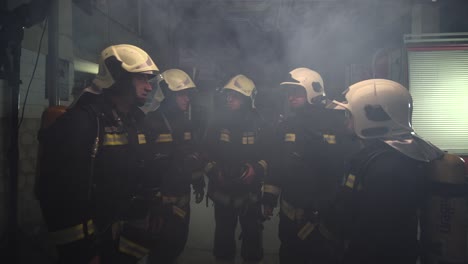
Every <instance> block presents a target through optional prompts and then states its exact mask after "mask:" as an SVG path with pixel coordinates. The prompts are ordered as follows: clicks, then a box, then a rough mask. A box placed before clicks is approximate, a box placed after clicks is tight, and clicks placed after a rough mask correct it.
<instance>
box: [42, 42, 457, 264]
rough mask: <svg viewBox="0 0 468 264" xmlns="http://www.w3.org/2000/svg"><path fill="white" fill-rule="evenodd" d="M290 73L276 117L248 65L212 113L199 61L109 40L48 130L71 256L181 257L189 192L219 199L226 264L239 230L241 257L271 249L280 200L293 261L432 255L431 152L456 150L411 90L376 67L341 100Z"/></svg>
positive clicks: (116, 259) (45, 169) (49, 210)
mask: <svg viewBox="0 0 468 264" xmlns="http://www.w3.org/2000/svg"><path fill="white" fill-rule="evenodd" d="M290 77H291V78H290V80H285V82H282V83H280V86H281V88H282V89H283V88H284V91H285V94H286V100H287V102H288V109H287V112H288V113H287V115H284V117H282V118H279V119H278V121H277V122H267V121H265V120H264V119H262V117H261V116H260V115H259V114H258V112H257V111H256V106H255V97H256V94H257V89H256V86H255V83H254V82H253V81H252V80H251V79H249V78H248V77H247V76H245V75H241V74H240V75H236V76H234V77H232V79H230V80H229V81H228V82H227V84H225V85H224V87H223V88H222V89H221V90H220V91H219V93H218V94H217V96H218V97H219V98H221V100H220V102H221V103H219V104H215V109H214V111H213V113H214V114H213V115H212V116H211V117H210V120H209V122H207V124H206V125H205V126H204V127H202V126H200V125H199V124H197V123H196V122H195V121H194V120H193V118H192V114H193V111H192V108H191V99H193V97H194V93H196V85H195V83H194V82H193V80H192V79H191V78H190V76H189V75H188V74H187V73H185V72H184V71H182V70H179V69H169V70H166V71H162V72H160V71H159V69H158V67H157V66H156V64H155V63H154V62H153V60H152V59H151V58H150V57H149V56H148V54H147V53H146V52H145V51H143V50H142V49H140V48H138V47H136V46H132V45H113V46H110V47H108V48H106V49H104V50H103V51H102V53H101V56H100V60H99V73H98V74H97V75H96V77H95V79H94V80H93V83H92V85H91V86H90V87H87V88H86V89H85V90H84V91H83V93H82V94H81V96H80V97H79V98H76V99H75V102H74V103H73V104H72V105H71V106H69V107H68V108H67V109H66V111H65V112H64V113H63V114H61V115H60V117H58V118H57V119H56V120H54V121H51V120H48V119H54V118H55V117H56V116H57V115H58V114H57V113H53V109H52V110H51V109H49V111H46V112H45V113H44V115H43V121H44V122H43V128H42V129H41V130H40V133H39V136H38V138H39V142H40V155H39V156H40V160H39V177H38V180H37V195H38V197H39V200H40V205H41V208H42V211H43V216H44V219H45V222H46V224H47V227H48V231H49V234H50V239H51V241H52V242H53V243H54V245H55V246H56V249H57V252H58V263H60V264H73V263H80V264H82V263H103V264H107V263H117V264H119V263H121V264H126V263H176V261H177V258H178V256H179V255H181V253H182V252H183V250H184V247H185V244H186V241H187V237H188V232H189V222H190V201H191V199H195V202H196V203H200V202H202V201H203V200H204V199H205V198H206V197H207V198H206V199H207V200H206V201H207V203H208V201H209V200H210V201H212V204H213V205H214V217H215V223H216V224H215V227H214V228H215V232H214V233H215V234H214V249H213V255H214V257H215V261H216V263H234V261H235V259H236V240H237V239H239V240H241V250H240V251H241V257H242V259H243V261H244V263H262V261H263V257H264V252H263V245H262V241H263V235H262V230H263V223H264V221H266V220H269V219H270V218H271V217H273V212H278V215H279V230H278V234H279V239H280V241H281V246H280V249H279V258H280V263H282V264H284V263H293V264H294V263H297V264H302V263H319V264H320V263H327V264H328V263H336V264H338V263H347V264H348V263H353V264H354V263H403V264H404V263H412V264H414V263H416V259H417V258H418V256H421V255H423V256H424V255H426V254H424V252H425V245H421V243H419V240H418V223H419V222H420V221H419V219H420V215H421V210H422V209H423V208H424V207H425V204H426V203H425V201H426V200H427V196H428V192H429V187H428V186H430V184H429V182H430V179H429V178H428V175H430V172H429V170H430V169H432V170H434V169H433V168H432V167H431V166H429V164H433V163H434V161H445V160H446V159H453V157H452V156H448V155H447V154H445V153H444V152H443V151H441V150H439V149H438V148H437V147H435V146H434V145H432V144H430V143H428V142H427V141H425V140H423V139H422V138H420V137H418V136H417V135H416V134H415V133H414V131H413V129H412V127H411V110H412V99H411V95H410V94H409V92H408V90H407V89H406V88H405V87H403V86H402V85H401V84H399V83H397V82H394V81H391V80H385V79H371V80H366V81H362V82H358V83H356V84H354V85H352V86H350V87H349V89H347V90H346V91H345V92H344V96H345V98H346V101H344V102H337V101H331V100H329V99H327V98H326V97H325V90H324V82H323V80H322V78H321V76H320V75H319V74H318V73H317V72H315V71H313V70H311V69H308V68H297V69H294V70H292V71H291V72H290ZM153 89H154V90H153ZM148 97H151V98H148ZM149 99H153V100H149ZM155 101H156V102H157V104H156V106H157V107H155V104H154V102H155ZM148 102H150V103H148ZM449 162H450V161H449ZM457 162H458V160H457V159H456V158H455V160H452V163H453V164H455V165H456V166H458V163H457ZM456 166H455V167H456ZM461 166H462V167H463V164H462V165H461ZM452 167H453V166H452ZM457 168H458V167H457ZM461 173H462V177H463V172H461ZM205 178H207V179H208V186H205ZM205 187H206V188H205ZM192 190H193V194H194V198H192ZM205 192H206V197H205ZM208 199H209V200H208ZM276 207H278V208H279V209H278V210H275V208H276ZM426 207H427V206H426ZM238 222H239V223H240V226H241V235H240V237H239V238H238V237H236V235H235V234H236V226H237V223H238ZM207 225H208V224H207ZM200 228H206V227H200Z"/></svg>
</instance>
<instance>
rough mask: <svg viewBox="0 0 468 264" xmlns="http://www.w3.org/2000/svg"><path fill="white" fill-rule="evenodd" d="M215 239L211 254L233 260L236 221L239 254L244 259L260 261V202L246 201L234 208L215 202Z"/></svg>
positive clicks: (261, 255) (261, 256)
mask: <svg viewBox="0 0 468 264" xmlns="http://www.w3.org/2000/svg"><path fill="white" fill-rule="evenodd" d="M214 212H215V221H216V228H215V239H214V250H213V255H214V256H215V257H216V258H217V259H221V260H226V261H229V260H234V259H235V255H236V241H235V231H236V226H237V221H238V220H239V222H240V225H241V240H242V245H241V256H242V258H243V259H244V261H252V262H255V261H261V260H262V259H263V241H262V231H263V223H262V222H261V220H260V214H261V206H260V203H258V202H255V203H253V202H252V203H248V204H247V205H245V206H241V207H240V208H236V207H234V206H232V205H222V204H220V203H216V202H215V207H214Z"/></svg>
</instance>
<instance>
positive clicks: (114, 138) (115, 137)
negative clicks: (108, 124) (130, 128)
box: [103, 133, 128, 146]
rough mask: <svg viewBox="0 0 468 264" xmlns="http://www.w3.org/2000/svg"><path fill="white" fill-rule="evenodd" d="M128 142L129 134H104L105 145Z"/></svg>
mask: <svg viewBox="0 0 468 264" xmlns="http://www.w3.org/2000/svg"><path fill="white" fill-rule="evenodd" d="M127 144H128V135H127V133H124V134H104V143H103V145H104V146H120V145H127Z"/></svg>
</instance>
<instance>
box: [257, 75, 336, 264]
mask: <svg viewBox="0 0 468 264" xmlns="http://www.w3.org/2000/svg"><path fill="white" fill-rule="evenodd" d="M290 75H291V78H292V79H293V80H292V81H288V82H282V83H281V84H280V85H281V87H282V88H283V89H285V92H286V93H287V98H288V106H289V109H288V110H289V112H290V114H289V115H288V116H287V117H286V118H285V119H283V120H281V121H280V122H279V124H278V126H277V132H276V139H275V142H274V144H273V146H274V147H275V148H276V149H275V150H274V151H273V152H275V153H276V154H277V155H276V157H274V161H275V162H273V164H274V165H272V169H271V173H270V174H269V176H268V178H267V179H266V180H265V185H264V189H263V199H262V201H263V213H264V216H265V217H266V218H270V217H271V216H272V215H273V208H274V207H276V205H277V203H278V198H279V197H280V198H281V199H280V201H279V204H280V213H279V216H280V222H279V231H278V234H279V238H280V241H281V245H280V251H279V256H280V262H281V263H298V264H300V263H336V261H338V258H337V257H338V256H339V252H338V251H337V250H338V245H339V241H335V238H334V237H333V236H332V235H331V234H330V232H329V231H328V229H327V227H326V226H325V225H324V224H323V222H322V221H321V218H322V214H323V213H324V211H325V210H327V209H328V207H329V203H330V202H331V201H332V200H333V198H334V194H335V193H336V190H337V188H338V186H339V184H338V183H339V181H340V180H341V179H342V173H343V172H342V171H341V170H340V168H342V167H343V165H344V155H343V154H344V150H343V149H342V142H343V140H344V139H343V137H342V133H341V134H340V131H342V130H343V129H341V128H344V111H343V110H337V109H335V108H337V105H335V104H333V103H332V102H331V101H330V100H328V99H327V98H326V97H325V92H324V86H323V80H322V77H321V76H320V74H318V73H317V72H315V71H313V70H311V69H308V68H296V69H294V70H292V71H291V72H290ZM340 129H341V130H340Z"/></svg>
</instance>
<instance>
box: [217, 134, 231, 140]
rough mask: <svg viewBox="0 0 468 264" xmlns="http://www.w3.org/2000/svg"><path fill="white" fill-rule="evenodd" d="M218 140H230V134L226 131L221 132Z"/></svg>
mask: <svg viewBox="0 0 468 264" xmlns="http://www.w3.org/2000/svg"><path fill="white" fill-rule="evenodd" d="M219 140H221V141H224V142H231V135H229V133H227V132H221V135H220V136H219Z"/></svg>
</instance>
